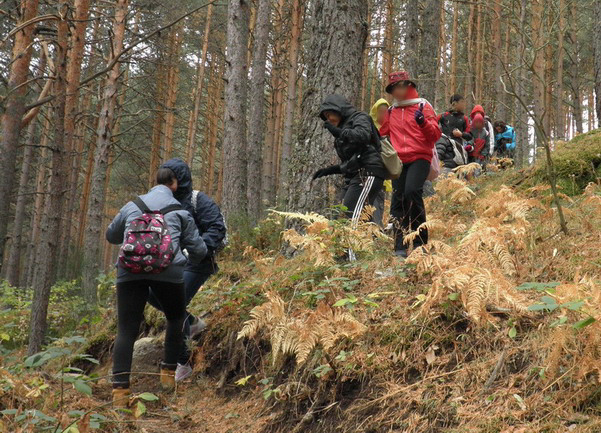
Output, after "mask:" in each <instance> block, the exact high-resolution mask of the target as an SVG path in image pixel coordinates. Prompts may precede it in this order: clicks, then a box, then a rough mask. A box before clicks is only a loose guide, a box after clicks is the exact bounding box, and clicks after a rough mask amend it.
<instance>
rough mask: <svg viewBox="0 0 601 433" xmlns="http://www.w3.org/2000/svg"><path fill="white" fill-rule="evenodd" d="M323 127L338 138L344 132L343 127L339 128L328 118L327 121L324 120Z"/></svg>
mask: <svg viewBox="0 0 601 433" xmlns="http://www.w3.org/2000/svg"><path fill="white" fill-rule="evenodd" d="M323 127H324V128H326V129H327V130H328V131H330V134H332V135H333V136H334V137H336V138H338V137H340V134H341V133H342V129H340V128H338V127H337V126H334V125H332V124H331V123H330V122H328V121H327V120H326V121H325V122H323Z"/></svg>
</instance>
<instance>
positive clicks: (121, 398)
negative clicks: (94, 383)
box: [113, 387, 131, 409]
mask: <svg viewBox="0 0 601 433" xmlns="http://www.w3.org/2000/svg"><path fill="white" fill-rule="evenodd" d="M130 395H131V391H130V390H129V387H128V388H113V408H115V409H127V408H128V407H129V397H130Z"/></svg>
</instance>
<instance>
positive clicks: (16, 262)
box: [6, 121, 37, 287]
mask: <svg viewBox="0 0 601 433" xmlns="http://www.w3.org/2000/svg"><path fill="white" fill-rule="evenodd" d="M36 130H37V122H36V121H33V122H31V123H30V124H29V127H28V128H27V143H26V145H25V150H24V151H23V163H22V164H21V176H20V178H19V189H18V192H17V204H16V206H15V219H14V221H13V229H12V235H11V241H10V249H9V252H8V262H7V265H6V267H7V269H6V279H7V280H8V283H9V284H10V285H11V286H13V287H20V280H19V276H20V275H21V252H22V251H21V250H22V246H23V239H22V234H23V226H24V224H25V205H26V203H27V201H28V197H27V195H26V194H27V192H28V190H29V185H30V184H29V173H30V171H31V164H32V162H33V161H32V159H33V156H34V144H35V140H36Z"/></svg>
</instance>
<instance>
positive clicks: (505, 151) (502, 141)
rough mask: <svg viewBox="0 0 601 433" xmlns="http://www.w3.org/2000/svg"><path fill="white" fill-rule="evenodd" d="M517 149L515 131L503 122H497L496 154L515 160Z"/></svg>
mask: <svg viewBox="0 0 601 433" xmlns="http://www.w3.org/2000/svg"><path fill="white" fill-rule="evenodd" d="M515 147H516V141H515V129H513V127H512V126H509V125H508V124H506V123H505V122H503V121H502V120H497V121H496V122H495V154H496V155H497V156H501V157H506V158H513V155H514V153H515Z"/></svg>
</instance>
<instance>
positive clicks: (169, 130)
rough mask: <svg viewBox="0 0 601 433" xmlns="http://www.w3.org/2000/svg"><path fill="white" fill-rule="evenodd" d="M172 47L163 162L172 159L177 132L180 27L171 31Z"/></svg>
mask: <svg viewBox="0 0 601 433" xmlns="http://www.w3.org/2000/svg"><path fill="white" fill-rule="evenodd" d="M171 32H172V33H171V34H172V36H171V42H172V44H171V46H170V50H169V51H170V52H169V74H168V78H167V103H166V106H165V110H166V111H167V114H166V115H165V136H164V140H165V141H164V143H163V152H164V153H163V162H165V161H167V160H168V159H170V158H171V156H172V153H173V135H174V132H175V120H176V118H175V111H176V104H177V86H178V84H179V53H180V48H181V42H182V29H181V27H180V26H176V27H173V28H172V29H171Z"/></svg>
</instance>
